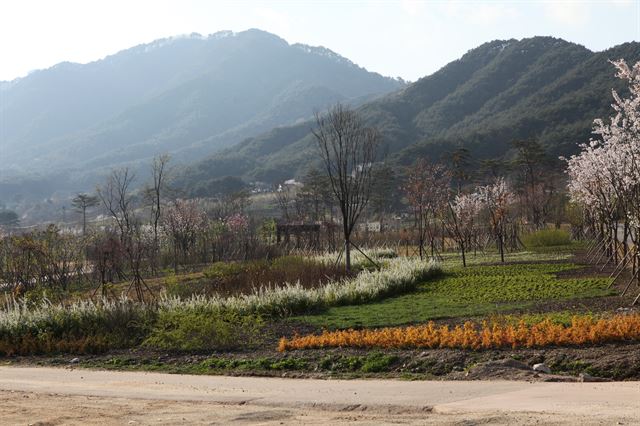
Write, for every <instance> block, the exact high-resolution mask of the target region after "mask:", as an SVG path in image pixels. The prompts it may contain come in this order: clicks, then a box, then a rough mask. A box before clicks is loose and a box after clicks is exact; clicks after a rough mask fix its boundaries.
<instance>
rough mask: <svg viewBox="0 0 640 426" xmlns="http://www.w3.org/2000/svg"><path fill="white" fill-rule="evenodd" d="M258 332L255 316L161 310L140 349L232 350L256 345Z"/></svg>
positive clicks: (261, 324) (185, 310)
mask: <svg viewBox="0 0 640 426" xmlns="http://www.w3.org/2000/svg"><path fill="white" fill-rule="evenodd" d="M262 331H263V322H262V319H261V318H260V317H258V316H255V315H238V314H235V313H231V312H228V311H222V310H221V311H210V310H192V309H177V310H165V309H163V310H160V312H159V313H158V319H157V321H156V323H155V324H154V327H153V329H152V330H151V333H150V334H149V337H148V338H147V339H146V340H145V341H144V343H143V345H144V346H147V347H150V348H155V349H163V350H183V351H207V350H225V349H236V348H238V347H241V346H242V347H247V346H251V345H254V344H257V343H258V342H259V341H260V336H261V335H262Z"/></svg>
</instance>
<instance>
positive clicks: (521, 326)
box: [278, 314, 640, 351]
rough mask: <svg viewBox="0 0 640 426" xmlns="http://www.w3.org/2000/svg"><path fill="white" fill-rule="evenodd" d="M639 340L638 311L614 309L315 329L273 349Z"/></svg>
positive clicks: (484, 346) (471, 346) (487, 346)
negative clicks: (599, 314)
mask: <svg viewBox="0 0 640 426" xmlns="http://www.w3.org/2000/svg"><path fill="white" fill-rule="evenodd" d="M630 340H640V314H634V315H616V316H613V317H610V318H602V319H597V320H596V319H593V318H591V317H586V316H582V317H580V316H575V317H573V319H572V322H571V325H568V326H566V325H561V324H555V323H553V322H551V321H550V320H548V319H545V320H543V321H541V322H539V323H536V324H533V325H526V324H525V323H524V322H522V321H521V322H520V323H518V324H516V325H513V324H500V323H493V324H488V323H487V322H483V323H482V324H481V325H477V324H475V323H472V322H466V323H465V324H464V325H463V326H456V327H453V328H451V327H449V326H446V325H443V326H437V325H435V324H434V323H433V322H430V323H428V324H426V325H419V326H410V327H391V328H380V329H371V330H342V331H324V332H323V333H322V334H319V335H308V336H295V337H293V338H291V339H286V338H284V337H283V338H282V339H281V340H280V344H279V346H278V350H280V351H286V350H294V349H311V348H327V347H357V348H370V347H377V348H454V349H490V348H506V347H511V348H521V347H525V348H531V347H543V346H562V345H584V344H594V343H604V342H614V341H630Z"/></svg>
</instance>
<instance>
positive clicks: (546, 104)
mask: <svg viewBox="0 0 640 426" xmlns="http://www.w3.org/2000/svg"><path fill="white" fill-rule="evenodd" d="M619 58H625V59H626V60H627V61H629V62H631V63H633V62H635V61H638V60H640V43H637V42H631V43H625V44H622V45H619V46H616V47H613V48H610V49H607V50H605V51H602V52H592V51H590V50H588V49H586V48H585V47H583V46H580V45H577V44H574V43H569V42H567V41H564V40H561V39H557V38H552V37H533V38H527V39H523V40H496V41H492V42H488V43H485V44H483V45H481V46H479V47H477V48H475V49H473V50H471V51H469V52H467V53H466V54H465V55H464V56H462V57H461V58H460V59H458V60H456V61H453V62H451V63H449V64H448V65H446V66H445V67H443V68H442V69H440V70H439V71H437V72H436V73H434V74H432V75H430V76H427V77H424V78H422V79H420V80H418V81H417V82H415V83H413V84H411V85H409V86H407V87H406V88H404V89H402V90H399V91H397V92H394V93H391V94H389V95H386V96H384V97H380V98H378V99H376V100H373V101H371V102H368V103H366V104H364V105H362V106H361V107H360V108H359V111H360V113H361V114H362V116H363V117H364V119H365V120H366V121H367V123H369V124H370V125H374V126H376V127H378V128H379V129H380V130H381V131H382V134H383V136H384V140H385V151H386V152H388V153H389V157H388V160H389V161H391V162H392V163H396V164H409V163H411V162H413V161H414V160H415V159H416V158H418V157H430V158H432V159H434V160H439V159H440V158H441V157H442V156H443V155H444V154H445V153H447V152H449V151H452V150H453V149H455V148H456V147H458V146H465V147H466V148H468V149H470V150H471V152H472V154H473V157H474V158H475V159H482V158H493V157H501V156H505V155H506V156H508V155H509V150H510V149H511V147H510V143H511V142H513V141H515V140H519V139H520V140H521V139H537V140H539V141H540V142H541V143H542V144H543V145H544V146H545V147H546V148H547V150H548V152H549V154H550V156H551V158H552V159H553V158H554V157H557V156H558V155H567V154H571V153H573V152H575V151H576V148H577V144H578V143H582V142H585V141H586V140H588V138H589V136H590V132H591V126H592V122H593V119H594V118H596V117H604V118H606V117H609V116H610V114H611V109H610V105H611V88H616V89H617V90H621V91H624V90H625V88H624V85H623V84H622V82H621V81H620V80H619V79H617V78H615V76H614V69H613V67H612V66H611V64H609V63H608V60H609V59H619ZM313 124H314V123H313V121H308V122H306V123H301V124H298V125H295V126H291V127H281V128H277V129H273V130H270V131H268V132H266V133H264V134H262V135H259V136H256V137H252V138H249V139H246V140H245V141H243V142H241V143H239V144H238V145H236V146H234V147H233V148H232V149H228V150H225V151H222V152H220V153H218V154H216V155H213V156H212V157H210V158H207V159H204V160H202V161H200V162H199V163H196V164H194V165H192V166H191V167H190V168H189V169H187V170H186V171H185V174H184V176H183V178H182V182H183V184H184V185H188V186H189V187H190V188H195V189H194V190H195V191H198V192H199V193H202V194H204V193H206V189H207V188H206V186H207V182H209V181H214V180H215V179H216V178H219V177H221V176H225V175H235V176H241V177H243V178H244V179H245V180H260V181H278V180H282V179H287V178H290V177H292V176H301V175H303V174H304V173H305V172H306V170H307V169H308V167H309V166H310V165H312V164H314V162H317V156H316V155H314V152H313V149H314V140H313V138H312V136H311V134H310V129H311V127H312V126H313ZM316 164H317V163H316Z"/></svg>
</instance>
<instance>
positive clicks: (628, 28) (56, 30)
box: [0, 0, 640, 81]
mask: <svg viewBox="0 0 640 426" xmlns="http://www.w3.org/2000/svg"><path fill="white" fill-rule="evenodd" d="M248 28H260V29H263V30H267V31H270V32H273V33H275V34H278V35H279V36H281V37H283V38H284V39H286V40H287V41H288V42H290V43H296V42H300V43H306V44H311V45H322V46H325V47H328V48H330V49H332V50H334V51H336V52H338V53H340V54H341V55H343V56H346V57H347V58H349V59H351V60H353V61H354V62H356V63H358V64H359V65H361V66H364V67H366V68H367V69H369V70H372V71H377V72H379V73H381V74H384V75H389V76H394V77H395V76H401V77H403V78H405V79H408V80H412V81H413V80H416V79H417V78H419V77H421V76H424V75H427V74H430V73H432V72H434V71H436V70H437V69H438V68H440V67H441V66H443V65H445V64H446V63H447V62H450V61H451V60H454V59H456V58H458V57H460V56H461V55H462V54H464V53H465V52H466V51H468V50H469V49H472V48H474V47H476V46H477V45H479V44H481V43H483V42H486V41H489V40H493V39H497V38H500V39H505V38H522V37H530V36H534V35H552V36H556V37H561V38H564V39H566V40H569V41H573V42H576V43H579V44H583V45H585V46H586V47H588V48H590V49H592V50H602V49H605V48H608V47H611V46H614V45H616V44H620V43H623V42H626V41H633V40H636V41H637V40H639V39H640V0H631V1H624V0H619V1H604V0H601V1H585V0H582V1H569V0H567V1H553V0H549V1H533V0H530V1H516V0H513V1H429V0H424V1H414V0H404V1H402V0H397V1H391V0H388V1H337V0H336V1H300V0H299V1H294V0H290V1H241V0H237V1H213V0H210V1H205V0H176V1H171V0H104V1H99V0H55V1H52V0H48V1H44V0H43V1H35V0H2V2H0V80H11V79H13V78H16V77H19V76H24V75H26V74H27V73H28V72H29V71H31V70H34V69H39V68H47V67H50V66H52V65H54V64H56V63H58V62H62V61H73V62H81V63H85V62H89V61H92V60H96V59H99V58H102V57H104V56H105V55H108V54H112V53H115V52H117V51H118V50H122V49H125V48H128V47H131V46H134V45H136V44H140V43H146V42H150V41H152V40H154V39H157V38H162V37H167V36H172V35H178V34H187V33H191V32H199V33H201V34H210V33H214V32H216V31H220V30H233V31H241V30H245V29H248Z"/></svg>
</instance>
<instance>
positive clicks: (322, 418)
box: [0, 367, 640, 425]
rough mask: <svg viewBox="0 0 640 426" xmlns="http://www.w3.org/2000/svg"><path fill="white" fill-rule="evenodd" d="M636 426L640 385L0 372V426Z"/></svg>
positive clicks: (639, 415) (39, 370)
mask: <svg viewBox="0 0 640 426" xmlns="http://www.w3.org/2000/svg"><path fill="white" fill-rule="evenodd" d="M353 422H358V423H360V424H390V423H393V424H456V425H473V424H582V425H592V424H603V425H604V424H606V425H609V424H614V425H615V424H625V425H629V424H640V383H638V382H610V383H541V382H537V383H529V382H515V381H513V382H509V381H474V382H462V381H449V382H444V381H420V382H418V381H415V382H408V381H395V380H295V379H282V378H259V377H224V376H184V375H170V374H161V373H140V372H107V371H90V370H83V369H75V370H71V369H62V368H60V369H56V368H23V367H0V423H1V424H40V425H45V424H47V425H49V424H50V425H57V424H101V425H106V424H179V423H188V424H347V423H353Z"/></svg>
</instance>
